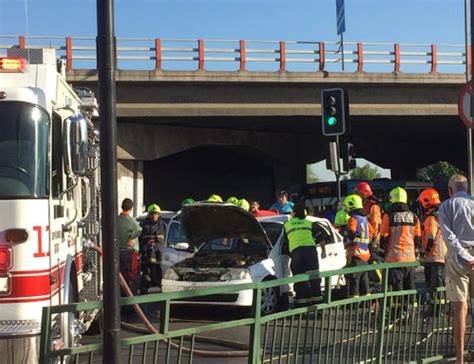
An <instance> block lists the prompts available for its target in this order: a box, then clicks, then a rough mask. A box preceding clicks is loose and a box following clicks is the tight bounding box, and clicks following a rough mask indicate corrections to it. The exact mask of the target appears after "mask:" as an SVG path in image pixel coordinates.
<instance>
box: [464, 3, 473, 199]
mask: <svg viewBox="0 0 474 364" xmlns="http://www.w3.org/2000/svg"><path fill="white" fill-rule="evenodd" d="M467 1H468V0H464V41H465V53H466V82H469V78H470V77H469V74H471V75H472V74H473V63H474V62H472V61H473V60H474V47H473V45H474V31H473V25H474V12H473V11H472V9H474V0H471V7H470V11H471V27H470V29H471V65H469V62H468V57H469V55H468V53H469V46H468V44H469V37H468V29H469V27H468V22H467V11H468V7H467ZM469 66H470V68H471V69H469ZM472 82H473V81H472V77H471V86H473V85H472ZM473 89H474V88H473ZM473 117H474V95H473V94H471V119H473ZM466 132H467V133H466V135H467V165H468V167H467V168H468V177H469V193H471V194H472V193H473V192H474V181H473V175H472V167H473V166H472V164H473V160H472V129H471V128H466Z"/></svg>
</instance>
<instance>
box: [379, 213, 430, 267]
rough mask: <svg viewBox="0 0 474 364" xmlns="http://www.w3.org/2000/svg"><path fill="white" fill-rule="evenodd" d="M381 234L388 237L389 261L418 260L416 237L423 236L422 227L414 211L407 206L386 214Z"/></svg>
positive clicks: (387, 257) (386, 256) (387, 259)
mask: <svg viewBox="0 0 474 364" xmlns="http://www.w3.org/2000/svg"><path fill="white" fill-rule="evenodd" d="M380 235H381V236H382V237H385V238H387V248H386V251H385V261H386V262H387V263H393V262H415V261H416V255H415V239H416V238H417V237H418V238H420V237H421V227H420V221H419V220H418V217H417V216H416V215H415V213H414V212H412V211H410V210H408V208H407V209H403V210H402V209H400V210H395V211H390V212H389V213H387V214H385V215H384V217H383V219H382V227H381V230H380Z"/></svg>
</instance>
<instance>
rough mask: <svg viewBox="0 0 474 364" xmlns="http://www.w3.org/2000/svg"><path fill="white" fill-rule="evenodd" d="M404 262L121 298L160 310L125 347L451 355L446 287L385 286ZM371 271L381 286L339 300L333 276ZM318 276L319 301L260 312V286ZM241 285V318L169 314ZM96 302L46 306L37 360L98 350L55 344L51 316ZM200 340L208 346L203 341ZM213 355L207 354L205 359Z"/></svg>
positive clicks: (323, 357)
mask: <svg viewBox="0 0 474 364" xmlns="http://www.w3.org/2000/svg"><path fill="white" fill-rule="evenodd" d="M409 266H410V267H415V266H418V264H417V263H404V264H401V263H397V264H394V263H392V264H374V265H370V266H365V267H353V268H345V269H342V270H337V271H331V272H310V273H308V274H301V275H297V276H294V277H290V278H284V279H276V280H269V281H264V282H258V283H251V284H239V285H228V286H225V287H218V288H207V289H199V290H192V291H180V292H168V293H158V294H150V295H144V296H138V297H131V298H122V299H121V305H122V306H129V305H132V304H139V305H141V306H143V305H146V304H156V303H159V305H158V307H159V310H160V314H159V323H157V328H156V330H157V331H156V332H155V333H145V334H135V335H132V336H130V335H131V334H130V333H128V334H127V335H128V336H127V337H124V338H122V352H123V353H125V354H124V356H125V357H127V359H128V362H129V363H133V362H142V363H146V362H155V363H156V362H159V363H171V362H177V363H181V362H189V363H191V362H192V360H193V359H196V358H197V357H199V356H200V355H203V352H209V350H212V351H213V352H214V356H215V357H217V359H216V361H215V362H220V360H222V357H224V356H227V357H228V356H229V354H228V351H229V350H228V348H229V347H234V348H235V347H236V346H238V347H239V349H240V351H239V352H240V353H241V354H242V351H243V356H245V357H247V362H248V363H273V362H278V363H280V362H282V361H284V362H295V363H315V362H318V363H354V362H365V363H368V362H376V363H382V362H386V361H389V360H390V361H396V362H422V361H423V362H424V361H426V360H438V359H442V358H446V357H449V356H452V355H453V350H454V345H453V336H452V328H451V323H450V317H449V306H450V305H449V302H447V301H446V297H445V289H444V288H437V289H436V290H434V291H431V290H429V289H426V288H417V289H415V290H404V291H397V292H394V291H390V290H389V286H388V272H389V270H390V269H394V268H400V267H409ZM374 270H379V271H381V272H382V273H383V279H382V281H381V284H380V289H379V291H378V292H373V293H372V294H370V295H365V296H360V297H350V298H343V297H340V298H338V299H336V298H337V297H335V296H334V293H335V292H337V291H335V290H333V289H332V288H331V285H330V284H329V280H330V277H332V276H333V275H348V274H351V273H358V272H363V271H374ZM316 277H319V278H321V279H324V280H325V282H326V284H325V287H326V292H325V295H324V301H323V302H322V303H319V304H314V305H311V306H308V307H301V308H290V309H286V310H284V311H280V312H276V313H273V314H270V315H267V316H262V315H261V304H262V302H261V301H262V292H263V290H265V289H268V288H269V287H280V286H283V285H288V284H290V283H296V282H302V281H307V280H308V279H310V278H316ZM241 290H252V291H253V302H254V304H253V306H252V308H251V314H248V315H245V316H244V317H243V318H237V319H235V318H234V319H233V318H230V319H229V320H228V321H220V322H219V321H216V322H210V323H207V322H206V323H201V324H199V323H196V322H194V323H193V322H191V323H188V324H185V323H179V324H176V323H173V322H172V320H170V308H171V304H172V302H174V301H175V300H179V299H184V300H188V301H189V300H192V299H193V298H194V299H198V300H199V299H200V298H202V297H203V296H207V295H222V294H228V293H232V292H236V291H241ZM93 309H102V302H101V301H96V302H87V303H77V304H68V305H59V306H53V307H45V308H44V309H43V315H42V332H41V349H40V362H41V363H50V362H52V361H54V360H55V359H57V358H59V357H61V356H70V357H71V359H75V360H76V362H84V361H89V362H92V361H93V360H94V359H93V358H94V356H95V357H97V356H98V357H100V355H101V352H102V348H103V346H102V342H93V343H89V344H87V343H83V344H82V346H73V347H64V346H63V347H61V348H58V347H54V346H53V345H52V332H53V331H52V330H53V326H54V325H53V323H54V321H55V317H56V318H58V317H62V316H64V313H65V312H71V313H78V312H82V311H87V310H93ZM58 314H62V315H58ZM242 328H244V330H248V331H247V332H248V336H246V337H248V338H249V339H248V342H246V343H234V344H233V345H230V344H229V341H228V340H227V342H226V340H224V338H226V337H229V336H230V337H233V335H235V333H234V334H233V332H232V330H235V329H240V330H242ZM229 330H230V331H229ZM468 330H469V332H470V330H472V328H471V327H470V326H469V329H468ZM205 333H213V334H214V337H219V338H222V339H221V340H220V344H221V345H223V346H224V347H226V343H227V344H228V346H227V349H224V350H226V352H227V353H226V354H224V353H222V351H219V349H217V348H216V347H215V346H213V347H211V348H210V349H209V345H208V344H209V341H208V340H207V341H206V340H204V339H205V338H204V337H202V336H201V335H203V334H205ZM469 337H470V333H469ZM97 341H98V340H97ZM203 342H204V343H205V344H203ZM206 343H207V344H206ZM202 345H208V346H205V347H204V348H203V347H202ZM206 348H207V351H206ZM221 349H222V348H221ZM220 353H222V354H220ZM230 355H232V354H230ZM219 356H222V357H221V358H219ZM211 361H212V360H211V359H209V358H207V359H206V362H211Z"/></svg>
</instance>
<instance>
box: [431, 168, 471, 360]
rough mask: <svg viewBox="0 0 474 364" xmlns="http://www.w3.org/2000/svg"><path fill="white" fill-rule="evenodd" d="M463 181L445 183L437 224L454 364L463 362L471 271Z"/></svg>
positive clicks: (467, 202)
mask: <svg viewBox="0 0 474 364" xmlns="http://www.w3.org/2000/svg"><path fill="white" fill-rule="evenodd" d="M467 190H468V182H467V178H466V177H464V176H462V175H454V176H452V177H451V179H450V180H449V185H448V191H449V196H450V198H449V199H448V200H446V201H444V202H443V203H442V204H441V206H440V209H439V222H440V228H441V233H442V235H443V239H444V241H445V242H446V246H447V248H448V254H447V256H446V298H447V299H448V300H450V301H451V307H452V312H451V314H452V322H453V333H454V342H455V343H456V344H455V345H456V363H464V335H465V332H466V317H467V299H468V297H469V280H470V275H471V274H472V273H473V271H474V257H473V255H474V199H473V197H472V196H470V195H469V194H468V193H467Z"/></svg>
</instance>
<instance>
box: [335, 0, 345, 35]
mask: <svg viewBox="0 0 474 364" xmlns="http://www.w3.org/2000/svg"><path fill="white" fill-rule="evenodd" d="M336 20H337V35H341V34H342V33H344V32H345V31H346V15H345V11H344V0H336Z"/></svg>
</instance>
